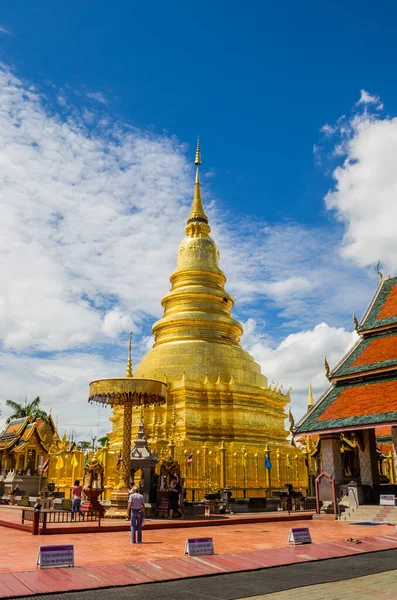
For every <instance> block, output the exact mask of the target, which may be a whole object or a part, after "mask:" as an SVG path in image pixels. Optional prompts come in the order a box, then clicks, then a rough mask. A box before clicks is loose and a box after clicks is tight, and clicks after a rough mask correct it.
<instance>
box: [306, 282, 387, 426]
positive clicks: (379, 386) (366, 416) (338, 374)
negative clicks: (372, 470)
mask: <svg viewBox="0 0 397 600" xmlns="http://www.w3.org/2000/svg"><path fill="white" fill-rule="evenodd" d="M379 274H380V273H379ZM380 275H381V274H380ZM356 328H357V332H358V334H359V336H360V339H359V340H358V341H357V343H356V344H355V345H354V346H353V348H352V349H351V350H349V352H348V353H347V354H346V355H345V356H344V357H343V359H342V360H341V361H340V362H339V363H338V364H337V365H336V367H335V368H334V369H333V371H332V372H331V374H330V375H329V379H330V381H331V382H332V386H331V387H330V388H329V389H328V390H327V391H326V392H325V393H324V394H323V395H322V396H321V398H320V399H319V400H318V402H317V403H316V404H315V405H314V406H313V408H309V410H308V412H307V413H306V415H305V416H304V417H303V418H302V419H301V421H300V422H299V423H298V425H297V427H296V428H295V433H297V434H299V435H300V434H302V433H308V432H312V431H313V432H314V431H316V432H317V433H320V432H326V431H343V430H352V429H361V428H363V427H370V426H375V425H377V424H378V425H386V424H388V425H392V424H393V425H394V424H397V277H393V278H388V279H384V278H383V277H382V276H381V279H380V282H379V285H378V288H377V290H376V292H375V295H374V297H373V299H372V301H371V303H370V305H369V307H368V309H367V311H366V312H365V314H364V316H363V318H362V320H361V323H360V324H359V325H358V327H356Z"/></svg>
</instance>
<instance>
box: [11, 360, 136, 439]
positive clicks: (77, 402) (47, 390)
mask: <svg viewBox="0 0 397 600" xmlns="http://www.w3.org/2000/svg"><path fill="white" fill-rule="evenodd" d="M0 365H1V368H0V378H1V381H2V403H1V404H0V409H1V416H0V430H2V426H3V425H4V424H5V421H6V419H7V417H8V416H9V415H10V414H11V410H10V409H9V408H8V407H7V406H5V402H4V400H5V399H6V398H11V399H12V400H14V401H16V402H24V400H25V394H26V396H27V399H28V401H30V400H33V398H35V397H36V396H40V398H41V405H42V408H43V409H44V410H46V411H49V410H51V412H52V416H53V418H54V420H56V421H58V423H59V430H60V432H61V434H62V433H63V431H64V430H65V429H66V428H67V430H68V434H70V433H71V432H72V431H73V432H74V436H75V437H76V438H77V439H80V440H82V439H89V438H90V436H91V435H96V434H97V431H98V432H99V434H100V435H101V434H102V435H103V434H104V433H106V432H108V431H109V430H110V423H109V416H110V409H109V408H105V407H101V408H100V409H98V407H95V406H92V405H90V404H88V386H89V383H90V381H92V380H94V379H98V378H100V377H103V376H104V373H106V375H107V376H109V377H118V376H122V375H124V371H125V363H122V362H114V361H111V360H104V358H103V357H101V356H98V355H96V354H87V353H75V354H69V355H64V354H56V355H54V356H52V357H49V358H42V357H41V358H39V357H34V356H29V355H26V354H19V355H16V354H13V353H5V352H0Z"/></svg>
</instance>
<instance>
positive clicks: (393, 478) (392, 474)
mask: <svg viewBox="0 0 397 600" xmlns="http://www.w3.org/2000/svg"><path fill="white" fill-rule="evenodd" d="M387 461H388V463H389V474H390V483H396V473H395V470H394V456H393V452H389V454H388V455H387Z"/></svg>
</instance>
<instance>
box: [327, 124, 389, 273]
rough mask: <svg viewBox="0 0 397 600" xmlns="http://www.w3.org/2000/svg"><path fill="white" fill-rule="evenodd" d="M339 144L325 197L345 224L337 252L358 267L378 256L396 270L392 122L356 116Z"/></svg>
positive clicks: (328, 206) (329, 206)
mask: <svg viewBox="0 0 397 600" xmlns="http://www.w3.org/2000/svg"><path fill="white" fill-rule="evenodd" d="M349 125H350V128H349V135H348V137H347V138H346V139H345V140H344V141H343V143H342V149H343V153H344V155H345V160H344V162H343V164H342V165H341V166H338V167H337V168H336V169H335V170H334V173H333V177H334V180H335V187H334V188H333V189H332V190H330V192H329V193H328V194H327V196H326V198H325V202H326V206H327V208H328V209H329V210H335V211H336V215H337V217H338V219H339V220H340V221H341V222H342V223H343V224H344V226H345V228H346V229H345V236H344V240H343V245H342V247H341V254H342V256H343V257H344V258H345V259H349V260H351V261H353V262H354V263H355V264H356V265H358V266H360V267H363V266H367V265H375V264H376V262H377V260H378V259H379V258H380V259H381V261H382V264H383V265H384V266H385V268H386V269H388V270H390V271H392V272H393V273H396V271H397V236H396V223H397V202H396V198H397V169H396V161H395V156H396V155H397V119H396V118H383V119H381V118H379V117H376V116H369V115H368V114H367V113H364V114H362V115H355V116H354V117H353V118H352V119H351V121H350V124H349Z"/></svg>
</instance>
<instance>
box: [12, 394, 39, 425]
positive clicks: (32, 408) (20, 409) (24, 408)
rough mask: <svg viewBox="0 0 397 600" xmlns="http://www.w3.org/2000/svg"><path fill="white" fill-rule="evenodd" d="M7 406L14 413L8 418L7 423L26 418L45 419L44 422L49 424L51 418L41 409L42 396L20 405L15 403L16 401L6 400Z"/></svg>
mask: <svg viewBox="0 0 397 600" xmlns="http://www.w3.org/2000/svg"><path fill="white" fill-rule="evenodd" d="M6 404H7V406H9V407H10V408H12V410H13V411H14V412H13V414H12V415H10V416H9V417H8V419H7V423H9V422H10V421H12V420H13V419H23V418H25V417H31V418H32V419H43V421H45V422H46V423H48V420H49V417H48V415H47V413H46V412H45V411H44V410H42V409H41V408H40V396H37V397H36V398H35V399H34V400H32V402H25V403H24V404H19V403H18V402H14V400H6Z"/></svg>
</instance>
